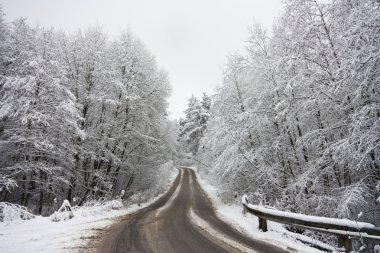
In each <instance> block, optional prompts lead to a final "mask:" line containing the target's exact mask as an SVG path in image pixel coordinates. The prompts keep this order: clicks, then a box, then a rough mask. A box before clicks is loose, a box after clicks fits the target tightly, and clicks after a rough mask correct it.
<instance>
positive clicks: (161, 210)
mask: <svg viewBox="0 0 380 253" xmlns="http://www.w3.org/2000/svg"><path fill="white" fill-rule="evenodd" d="M182 179H183V170H182V171H181V178H180V180H179V184H178V185H177V189H176V190H175V191H174V193H173V195H172V196H171V197H170V199H169V200H168V201H167V202H166V203H165V205H164V206H162V207H160V208H159V209H157V211H156V217H159V216H160V215H161V214H162V213H163V212H165V211H166V210H168V209H169V208H170V207H171V206H172V205H173V202H174V200H175V199H176V198H177V196H178V194H179V191H180V190H181V187H182Z"/></svg>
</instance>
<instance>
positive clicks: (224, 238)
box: [188, 209, 257, 253]
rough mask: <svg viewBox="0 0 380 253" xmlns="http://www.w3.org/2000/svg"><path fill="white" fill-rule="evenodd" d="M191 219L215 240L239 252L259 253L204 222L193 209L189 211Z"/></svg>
mask: <svg viewBox="0 0 380 253" xmlns="http://www.w3.org/2000/svg"><path fill="white" fill-rule="evenodd" d="M188 215H189V218H190V220H191V221H192V222H193V223H194V224H195V225H197V226H198V227H200V228H202V229H203V230H204V231H207V233H209V234H210V235H212V237H213V238H217V239H218V240H219V241H221V242H223V243H226V244H228V245H230V246H231V247H233V248H235V249H239V251H241V252H244V253H257V252H256V251H254V250H252V249H251V248H248V247H245V246H244V245H243V244H240V243H238V242H236V241H235V240H233V239H230V238H229V237H228V236H226V235H224V234H222V233H221V232H219V231H218V230H216V229H214V228H213V227H212V226H210V224H209V223H208V222H207V221H205V220H203V219H202V218H201V217H199V216H198V215H196V213H195V212H194V211H193V209H190V211H189V214H188Z"/></svg>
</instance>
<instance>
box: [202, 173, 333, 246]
mask: <svg viewBox="0 0 380 253" xmlns="http://www.w3.org/2000/svg"><path fill="white" fill-rule="evenodd" d="M197 178H198V182H199V184H200V185H201V186H202V189H203V190H204V191H205V192H206V193H207V194H208V195H209V196H210V199H211V201H212V203H213V205H214V207H215V209H216V212H217V215H218V216H219V217H220V218H221V219H223V220H225V221H227V222H229V223H230V224H231V225H233V226H234V227H235V228H236V229H238V230H239V231H241V232H243V233H245V234H248V235H249V236H251V237H252V238H254V239H258V240H263V241H266V242H268V243H271V244H275V245H276V246H277V247H280V248H283V249H285V250H291V251H293V252H307V253H322V252H324V251H320V250H318V249H315V248H312V247H309V246H307V245H305V244H303V243H302V242H301V241H303V242H309V243H313V244H316V245H319V246H320V247H322V248H325V249H328V250H330V251H333V252H336V251H337V250H336V249H335V248H334V247H332V246H331V245H328V244H326V243H323V242H320V241H317V240H314V239H312V238H310V237H308V236H305V235H300V234H296V233H292V232H289V231H287V230H286V229H285V228H284V226H283V225H282V224H280V223H277V222H271V221H268V232H262V231H260V230H259V229H258V227H259V222H258V218H257V217H256V216H253V215H250V214H245V215H244V214H243V206H242V205H238V204H224V203H222V202H221V201H220V199H219V198H218V194H217V188H216V187H214V186H212V185H210V184H209V183H208V182H207V181H206V180H204V179H202V177H201V176H200V175H199V173H197Z"/></svg>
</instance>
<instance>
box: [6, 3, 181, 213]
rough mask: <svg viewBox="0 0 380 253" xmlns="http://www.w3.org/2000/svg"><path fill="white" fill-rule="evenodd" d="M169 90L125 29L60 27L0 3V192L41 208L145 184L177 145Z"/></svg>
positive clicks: (146, 53) (113, 194) (46, 209)
mask: <svg viewBox="0 0 380 253" xmlns="http://www.w3.org/2000/svg"><path fill="white" fill-rule="evenodd" d="M169 94H170V85H169V81H168V77H167V73H166V72H165V71H164V70H162V69H159V68H158V67H157V65H156V62H155V59H154V57H153V55H151V53H150V52H149V51H148V50H147V49H146V48H145V46H144V45H143V43H142V42H141V41H140V40H138V39H137V38H136V37H135V36H134V35H133V34H132V33H131V32H129V31H125V32H123V33H122V34H120V36H119V37H117V38H116V39H114V40H112V41H111V40H109V38H107V36H106V35H105V34H104V32H103V31H102V30H101V29H100V28H99V27H98V26H92V27H89V28H87V29H85V30H78V32H76V33H74V34H64V33H62V32H56V31H54V29H45V28H42V27H39V26H37V27H34V28H33V27H31V26H29V25H28V24H27V22H26V20H25V19H17V20H15V21H13V22H12V23H5V22H4V19H3V12H2V10H1V9H0V201H7V202H11V203H15V204H20V205H23V206H26V207H28V209H29V210H31V211H32V212H33V213H36V214H44V215H46V214H51V213H53V211H55V210H57V208H58V206H56V204H55V203H61V202H62V201H63V200H64V199H68V200H69V201H70V202H71V203H73V204H74V205H82V204H83V203H85V202H86V201H90V200H97V199H113V198H116V197H117V195H118V194H119V193H120V192H121V191H122V190H123V191H125V194H124V197H125V198H128V197H130V196H131V195H133V194H135V193H137V192H142V191H145V190H147V189H150V188H152V187H153V186H154V182H155V181H156V180H157V178H159V177H160V175H158V172H157V169H156V168H157V167H158V166H160V165H161V164H165V163H166V162H168V161H170V160H172V157H173V154H175V152H176V137H175V135H176V133H175V131H172V130H173V129H174V128H175V125H174V124H173V123H172V122H170V121H169V120H168V119H167V116H166V115H168V112H167V106H168V103H167V98H168V96H169ZM54 199H57V201H54Z"/></svg>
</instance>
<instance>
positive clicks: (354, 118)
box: [197, 0, 380, 225]
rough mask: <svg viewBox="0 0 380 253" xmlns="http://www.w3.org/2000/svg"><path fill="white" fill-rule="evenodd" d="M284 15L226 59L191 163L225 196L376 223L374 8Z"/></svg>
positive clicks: (379, 75) (292, 9)
mask: <svg viewBox="0 0 380 253" xmlns="http://www.w3.org/2000/svg"><path fill="white" fill-rule="evenodd" d="M284 8H285V9H284V10H283V11H282V14H281V16H280V17H279V18H278V20H277V21H276V22H275V24H274V25H273V30H272V32H271V33H269V32H268V31H266V30H265V29H263V28H262V27H261V26H260V25H258V24H255V25H253V26H252V27H251V29H250V31H249V37H248V42H247V44H246V49H245V52H244V53H242V54H233V55H231V56H229V57H228V63H227V65H226V67H225V68H224V78H223V83H222V84H221V85H220V86H219V87H218V88H217V91H216V94H215V95H214V96H213V97H212V103H213V105H212V108H211V116H210V119H209V120H208V124H207V129H206V130H205V131H204V133H203V137H202V138H201V140H200V146H202V147H203V148H202V149H200V150H199V151H198V152H197V158H198V159H199V160H201V161H207V163H208V165H209V167H210V168H209V169H208V170H207V171H208V173H209V174H210V175H211V176H212V178H214V179H215V180H216V182H217V183H218V185H219V186H220V189H221V191H222V194H224V195H231V193H234V192H237V193H241V194H242V193H249V194H250V195H251V199H252V200H253V201H254V202H256V203H260V202H261V203H262V204H266V205H271V206H275V207H277V208H279V209H283V210H289V211H292V212H300V213H304V214H313V215H319V216H329V217H339V218H351V219H357V218H358V217H360V220H364V221H369V222H372V223H375V224H377V225H380V223H379V221H380V211H379V210H380V209H379V204H380V203H379V202H380V199H379V195H380V159H379V154H380V89H379V88H380V15H379V14H380V3H379V1H375V0H350V1H347V0H333V1H330V2H329V3H325V4H322V3H318V2H317V1H315V0H288V1H286V2H285V7H284ZM361 212H362V213H363V215H359V216H358V214H360V213H361Z"/></svg>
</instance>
